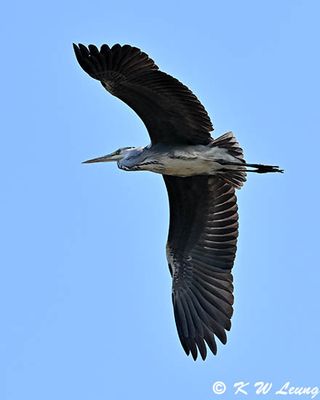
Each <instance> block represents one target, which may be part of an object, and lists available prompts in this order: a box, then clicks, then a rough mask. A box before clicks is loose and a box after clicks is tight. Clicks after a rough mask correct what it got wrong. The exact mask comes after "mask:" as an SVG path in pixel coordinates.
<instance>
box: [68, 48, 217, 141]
mask: <svg viewBox="0 0 320 400" xmlns="http://www.w3.org/2000/svg"><path fill="white" fill-rule="evenodd" d="M73 47H74V51H75V54H76V57H77V60H78V62H79V64H80V65H81V67H82V68H83V69H84V70H85V71H86V72H87V73H88V74H89V75H90V76H91V77H92V78H94V79H97V80H99V81H100V82H101V83H102V85H103V86H104V87H105V88H106V89H107V90H108V91H109V92H110V93H112V94H113V95H114V96H117V97H118V98H119V99H121V100H122V101H124V102H125V103H127V104H128V106H130V107H131V108H132V109H133V110H134V111H135V112H136V113H137V114H138V115H139V117H140V118H141V119H142V121H143V122H144V124H145V126H146V128H147V130H148V132H149V135H150V137H151V142H152V143H153V144H156V143H167V144H208V143H209V142H210V141H211V136H210V133H209V132H210V131H212V130H213V127H212V124H211V121H210V118H209V116H208V114H207V112H206V110H205V108H204V107H203V105H202V104H201V103H200V102H199V100H198V99H197V97H196V96H195V95H194V94H193V93H192V92H191V91H190V90H189V89H188V88H187V87H186V86H184V85H183V84H182V83H181V82H179V81H178V80H177V79H175V78H173V77H172V76H170V75H168V74H166V73H164V72H161V71H159V69H158V67H157V65H156V64H155V63H154V61H153V60H151V59H150V58H149V57H148V55H147V54H145V53H143V52H142V51H141V50H139V49H138V48H136V47H131V46H129V45H124V46H120V45H119V44H115V45H114V46H113V47H111V48H110V47H109V46H107V45H106V44H104V45H102V46H101V48H100V50H98V49H97V47H96V46H94V45H89V46H88V48H87V47H85V46H84V45H82V44H79V45H78V46H77V45H75V44H74V45H73Z"/></svg>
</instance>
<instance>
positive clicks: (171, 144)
mask: <svg viewBox="0 0 320 400" xmlns="http://www.w3.org/2000/svg"><path fill="white" fill-rule="evenodd" d="M73 46H74V51H75V55H76V58H77V60H78V62H79V64H80V66H81V67H82V68H83V69H84V71H85V72H87V73H88V74H89V75H90V76H91V77H92V78H94V79H96V80H98V81H100V82H101V84H102V86H103V87H104V88H105V89H106V90H107V91H108V92H110V93H111V94H113V95H114V96H116V97H118V98H119V99H121V100H122V101H124V102H125V103H126V104H127V105H128V106H130V107H131V108H132V109H133V110H134V111H135V112H136V113H137V114H138V116H139V117H140V118H141V119H142V121H143V122H144V124H145V126H146V128H147V131H148V133H149V135H150V139H151V144H150V145H148V146H146V147H125V148H121V149H119V150H116V151H114V152H113V153H111V154H108V155H106V156H103V157H99V158H94V159H91V160H88V161H85V163H95V162H108V161H116V162H117V164H118V167H119V168H121V169H123V170H126V171H142V170H145V171H151V172H156V173H159V174H162V175H163V179H164V182H165V185H166V188H167V191H168V197H169V207H170V226H169V234H168V241H167V247H166V250H167V260H168V265H169V270H170V273H171V276H172V302H173V309H174V317H175V321H176V326H177V331H178V335H179V338H180V341H181V344H182V346H183V348H184V350H185V352H186V353H187V354H188V355H189V354H190V352H191V354H192V357H193V359H194V360H195V359H196V358H197V355H198V352H199V353H200V355H201V357H202V359H205V358H206V356H207V346H208V347H209V348H210V350H211V351H212V353H214V354H216V352H217V345H216V340H215V337H217V338H218V339H219V340H220V341H221V342H222V343H223V344H225V343H226V341H227V337H226V331H229V330H230V328H231V317H232V313H233V284H232V281H233V279H232V273H231V271H232V267H233V264H234V260H235V254H236V246H237V237H238V211H237V210H238V208H237V199H236V195H235V189H239V188H241V186H242V185H243V183H244V182H245V180H246V172H248V171H251V172H257V173H267V172H282V170H280V169H279V167H277V166H271V165H262V164H248V163H246V162H245V160H244V157H243V151H242V149H241V147H240V146H239V144H238V142H237V140H236V138H235V136H234V135H233V133H232V132H228V133H225V134H224V135H222V136H220V137H218V138H216V139H214V138H212V136H211V135H210V132H211V131H212V130H213V126H212V123H211V121H210V118H209V116H208V113H207V112H206V110H205V108H204V107H203V105H202V104H201V103H200V101H199V100H198V99H197V97H196V96H195V95H194V94H193V93H192V92H191V91H190V90H189V89H188V88H187V87H186V86H185V85H183V84H182V83H181V82H179V81H178V80H177V79H175V78H173V77H172V76H170V75H168V74H166V73H164V72H162V71H160V70H159V68H158V66H157V65H156V64H155V63H154V61H153V60H152V59H151V58H149V56H148V55H147V54H146V53H144V52H142V51H141V50H140V49H138V48H136V47H132V46H130V45H124V46H121V45H119V44H115V45H114V46H113V47H109V46H108V45H106V44H103V45H102V46H101V48H100V49H98V48H97V47H96V46H94V45H89V46H88V47H86V46H84V45H82V44H79V45H75V44H74V45H73Z"/></svg>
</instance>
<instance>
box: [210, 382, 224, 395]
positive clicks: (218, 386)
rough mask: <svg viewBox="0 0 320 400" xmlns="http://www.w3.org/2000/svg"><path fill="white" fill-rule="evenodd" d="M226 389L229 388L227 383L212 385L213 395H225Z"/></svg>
mask: <svg viewBox="0 0 320 400" xmlns="http://www.w3.org/2000/svg"><path fill="white" fill-rule="evenodd" d="M226 389H227V387H226V385H225V383H224V382H221V381H217V382H214V384H213V385H212V390H213V393H215V394H223V393H224V392H225V391H226Z"/></svg>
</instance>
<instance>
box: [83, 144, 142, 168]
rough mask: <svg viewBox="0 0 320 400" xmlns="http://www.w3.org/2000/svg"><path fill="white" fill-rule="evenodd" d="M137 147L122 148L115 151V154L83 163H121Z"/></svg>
mask: <svg viewBox="0 0 320 400" xmlns="http://www.w3.org/2000/svg"><path fill="white" fill-rule="evenodd" d="M134 148H135V147H122V148H121V149H118V150H116V151H114V152H113V153H110V154H107V155H105V156H102V157H98V158H92V159H91V160H86V161H83V164H90V163H97V162H108V161H120V160H122V159H123V158H124V157H125V156H127V155H128V154H129V153H130V152H131V151H132V150H133V149H134Z"/></svg>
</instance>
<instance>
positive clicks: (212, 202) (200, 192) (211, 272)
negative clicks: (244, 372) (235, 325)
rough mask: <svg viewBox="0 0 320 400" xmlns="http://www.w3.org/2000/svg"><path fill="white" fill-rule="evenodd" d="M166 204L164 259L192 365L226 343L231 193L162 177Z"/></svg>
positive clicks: (223, 187)
mask: <svg viewBox="0 0 320 400" xmlns="http://www.w3.org/2000/svg"><path fill="white" fill-rule="evenodd" d="M164 180H165V183H166V186H167V190H168V195H169V203H170V228H169V236H168V243H167V258H168V263H169V268H170V272H171V275H172V278H173V284H172V301H173V307H174V315H175V320H176V325H177V330H178V334H179V338H180V341H181V343H182V346H183V348H184V350H185V352H186V353H187V354H189V353H190V352H191V354H192V356H193V358H194V359H196V358H197V354H198V351H199V352H200V354H201V357H202V358H203V359H205V358H206V355H207V350H206V344H207V345H208V346H209V348H210V349H211V351H212V352H213V353H214V354H216V352H217V346H216V342H215V336H216V337H218V338H219V339H220V341H221V342H222V343H226V340H227V338H226V333H225V330H230V328H231V322H230V319H231V316H232V312H233V308H232V304H233V294H232V293H233V285H232V274H231V269H232V267H233V263H234V259H235V253H236V244H237V237H238V212H237V199H236V196H235V189H234V188H233V187H232V186H231V185H230V184H229V183H227V182H225V181H223V180H222V179H221V178H219V177H213V176H194V177H189V178H180V177H174V176H164Z"/></svg>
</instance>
